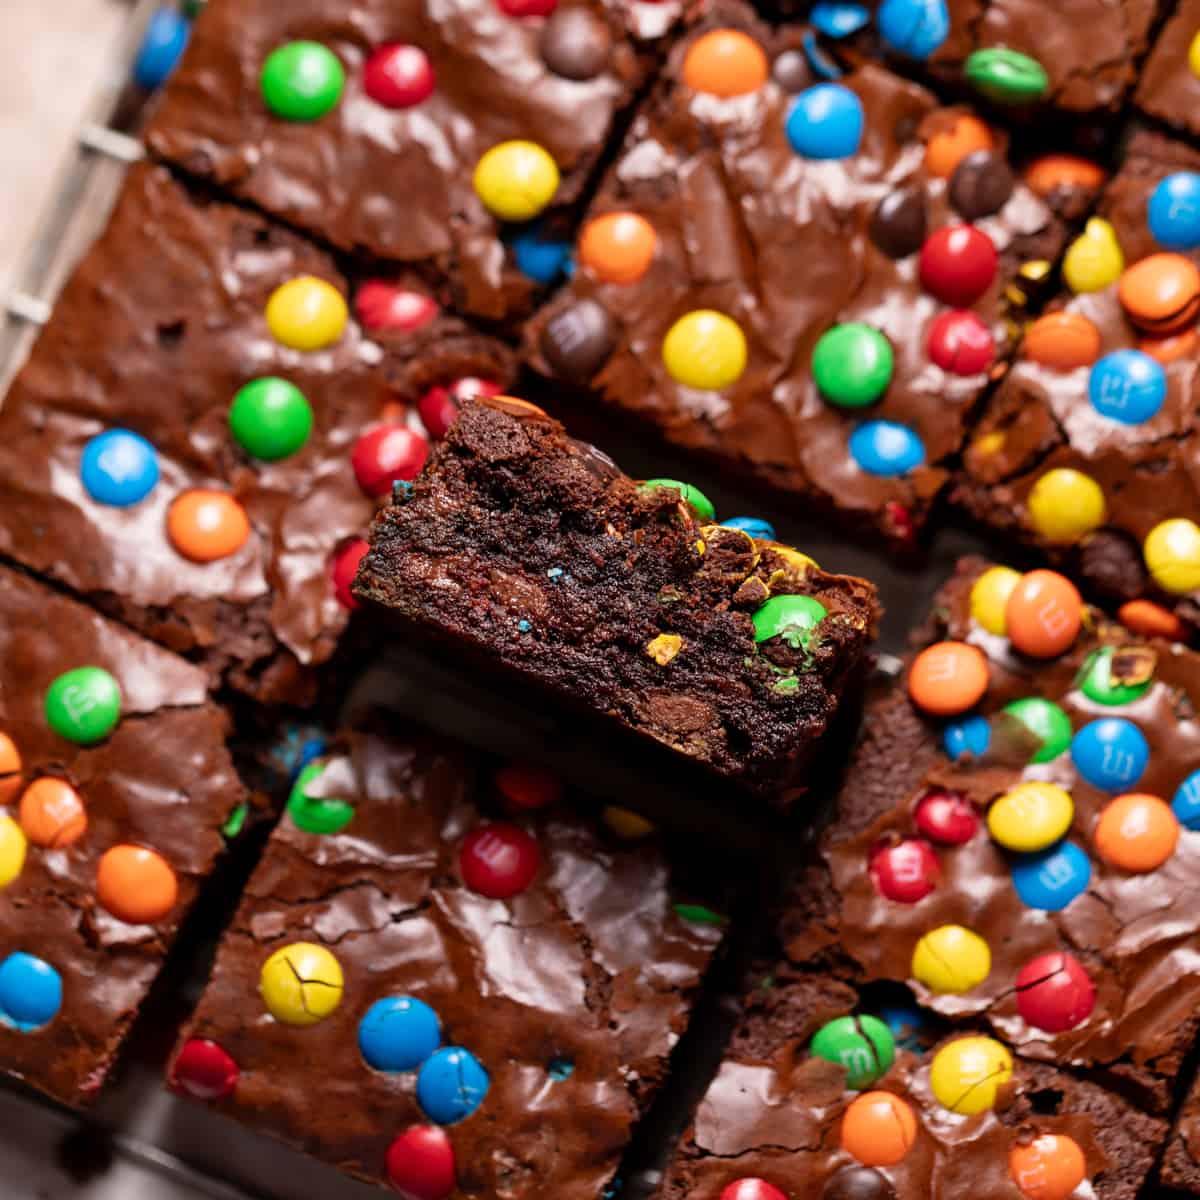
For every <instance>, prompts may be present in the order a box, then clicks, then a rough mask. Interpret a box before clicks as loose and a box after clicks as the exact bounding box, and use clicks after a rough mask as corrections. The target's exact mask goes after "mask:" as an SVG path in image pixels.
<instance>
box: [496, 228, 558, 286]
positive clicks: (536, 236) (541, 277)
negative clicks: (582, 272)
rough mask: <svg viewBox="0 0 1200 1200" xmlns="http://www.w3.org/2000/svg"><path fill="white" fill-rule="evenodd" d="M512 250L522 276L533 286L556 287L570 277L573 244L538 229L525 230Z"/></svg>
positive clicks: (515, 239) (514, 240)
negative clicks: (551, 284)
mask: <svg viewBox="0 0 1200 1200" xmlns="http://www.w3.org/2000/svg"><path fill="white" fill-rule="evenodd" d="M509 246H510V247H511V248H512V252H513V257H514V258H515V259H516V260H517V266H518V268H519V269H520V271H521V274H522V275H525V276H527V277H528V278H529V279H532V280H533V281H534V283H543V284H545V283H553V282H554V281H555V280H556V279H557V278H558V277H559V276H560V275H569V274H570V273H571V265H572V263H571V243H570V242H566V241H563V240H562V239H560V238H553V237H549V236H547V235H546V233H545V231H544V230H542V229H541V228H540V227H539V226H537V225H534V226H531V227H530V228H528V229H523V230H522V231H521V232H520V233H518V234H517V235H516V236H515V237H513V238H512V239H511V240H510V241H509Z"/></svg>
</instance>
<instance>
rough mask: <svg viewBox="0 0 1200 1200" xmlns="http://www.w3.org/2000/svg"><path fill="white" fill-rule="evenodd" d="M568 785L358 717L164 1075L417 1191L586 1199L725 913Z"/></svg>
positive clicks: (368, 1173) (627, 1124)
mask: <svg viewBox="0 0 1200 1200" xmlns="http://www.w3.org/2000/svg"><path fill="white" fill-rule="evenodd" d="M554 782H555V781H554V780H553V779H552V778H547V777H544V776H541V775H540V774H539V775H531V774H530V773H529V772H528V771H523V772H519V773H514V771H513V770H512V769H511V768H501V769H500V770H497V771H492V770H490V769H487V768H485V766H484V764H482V763H479V762H477V761H474V760H472V759H470V758H469V757H467V756H466V754H465V752H463V751H461V750H459V749H456V748H454V747H453V746H449V745H446V744H443V743H438V742H433V741H423V740H415V741H414V740H411V739H405V740H397V739H393V738H391V737H389V736H385V735H383V734H381V733H379V732H376V731H375V730H374V728H372V727H370V724H369V722H368V723H366V724H364V725H363V727H362V728H360V729H358V730H356V731H353V732H350V733H348V734H346V735H345V736H344V737H343V738H342V739H341V742H340V744H339V745H338V746H336V747H335V748H334V749H332V750H331V752H330V753H329V754H328V755H326V756H325V757H323V758H322V759H319V760H318V761H316V762H314V763H312V764H310V765H309V766H308V767H307V768H306V769H305V771H304V772H303V773H302V774H301V776H300V778H299V780H298V782H297V785H296V788H295V789H294V790H293V793H292V798H291V800H290V801H289V804H288V811H287V813H286V814H285V815H284V817H283V819H282V822H281V824H280V825H279V827H278V828H277V829H276V831H275V833H274V834H273V835H272V838H271V841H270V843H269V844H268V847H267V850H266V852H265V854H264V856H263V858H262V860H261V862H260V863H259V866H258V868H257V870H256V872H255V874H254V876H253V878H252V879H251V881H250V883H249V885H248V888H247V891H246V894H245V897H244V899H243V901H242V905H241V908H240V909H239V911H238V914H237V916H236V917H235V918H234V921H233V924H232V926H231V927H230V929H229V931H228V932H227V933H226V935H225V937H224V939H223V941H222V942H221V945H220V949H219V951H218V955H217V960H216V965H215V968H214V970H213V974H212V977H211V979H210V981H209V983H208V986H207V989H206V991H205V992H204V994H203V996H202V997H201V1000H200V1004H199V1007H198V1009H197V1010H196V1013H195V1015H194V1017H193V1019H192V1020H191V1022H190V1024H189V1026H188V1027H187V1029H186V1030H185V1032H184V1035H183V1038H182V1040H181V1042H180V1045H179V1047H178V1049H177V1051H176V1054H175V1057H174V1060H173V1063H172V1065H171V1068H170V1072H169V1077H170V1082H171V1084H172V1086H173V1087H174V1088H176V1089H177V1090H179V1091H181V1092H183V1093H185V1094H189V1095H192V1096H194V1097H196V1098H199V1099H204V1100H209V1101H212V1102H213V1103H214V1105H215V1106H216V1107H217V1108H218V1110H219V1111H221V1112H224V1113H226V1114H228V1115H229V1116H231V1117H234V1118H236V1119H238V1120H239V1121H243V1122H245V1123H246V1124H248V1125H250V1126H252V1127H253V1128H255V1129H257V1130H260V1131H262V1132H265V1133H269V1134H271V1135H273V1136H276V1137H278V1138H281V1139H283V1140H285V1141H288V1142H290V1143H292V1144H293V1145H296V1146H298V1147H300V1148H302V1149H304V1150H305V1151H307V1152H308V1153H310V1154H312V1155H314V1156H316V1157H318V1158H320V1159H323V1160H325V1161H328V1162H330V1163H332V1164H335V1165H336V1166H338V1167H341V1168H342V1169H343V1170H345V1171H348V1172H349V1173H350V1174H352V1175H355V1176H358V1177H360V1178H363V1179H367V1180H370V1181H373V1182H383V1183H387V1182H390V1183H391V1184H392V1185H393V1186H395V1187H396V1188H398V1189H399V1190H400V1191H401V1192H402V1193H404V1194H406V1195H420V1196H429V1197H431V1198H432V1197H435V1196H436V1197H439V1198H441V1197H450V1196H454V1197H467V1196H471V1197H478V1198H479V1200H484V1198H486V1200H491V1198H492V1197H498V1196H505V1197H508V1198H510V1200H532V1198H533V1197H544V1196H548V1195H552V1196H561V1197H564V1198H565V1200H595V1198H596V1197H598V1196H600V1195H601V1193H602V1192H603V1190H604V1188H605V1186H606V1184H607V1183H608V1182H609V1180H610V1179H611V1177H612V1175H613V1172H614V1170H615V1169H616V1167H617V1164H618V1161H619V1159H620V1156H621V1153H622V1151H623V1149H624V1147H625V1145H626V1143H627V1141H628V1139H629V1137H630V1133H631V1129H632V1127H633V1125H634V1124H635V1122H636V1121H637V1120H638V1118H639V1116H640V1114H641V1113H642V1112H643V1111H644V1110H645V1108H646V1107H647V1105H648V1104H649V1102H650V1099H651V1097H652V1096H653V1094H654V1093H655V1091H656V1090H657V1088H658V1086H659V1084H660V1083H661V1082H662V1079H663V1077H664V1074H665V1072H666V1066H667V1057H668V1054H669V1052H670V1051H671V1049H672V1047H673V1046H674V1045H675V1043H676V1041H677V1039H678V1037H679V1035H680V1034H681V1033H682V1031H683V1029H684V1028H685V1026H686V1025H687V1022H688V1017H689V1010H690V1007H691V1001H692V998H693V994H694V993H695V991H696V990H697V988H698V987H699V985H700V982H701V980H702V977H703V975H704V973H705V971H706V969H707V967H708V964H709V962H710V959H711V958H712V955H713V953H714V952H715V950H716V948H717V946H718V944H719V942H720V940H721V938H722V933H723V931H722V928H721V925H722V920H721V918H720V917H719V916H718V915H717V914H715V913H713V912H712V911H711V910H709V909H708V908H707V907H704V906H703V905H695V904H687V903H683V902H684V901H685V900H687V899H688V897H687V896H685V895H684V894H683V893H681V892H679V891H678V890H677V880H676V876H675V875H674V873H673V872H672V869H671V867H670V865H669V862H668V859H667V857H666V855H665V854H664V853H663V850H662V848H661V847H660V846H659V845H658V844H657V843H656V841H655V840H654V839H650V840H642V841H640V842H637V843H633V842H623V841H621V840H620V839H618V838H617V837H616V836H615V835H614V834H612V833H611V832H610V831H608V830H606V829H605V828H604V827H603V826H602V825H601V824H599V823H596V822H593V821H592V820H591V819H590V817H588V816H585V815H584V814H583V813H582V812H581V811H580V810H579V809H577V808H576V807H575V804H574V800H573V799H572V798H570V797H567V798H564V796H563V794H562V790H561V788H556V787H555V786H554ZM314 1063H315V1064H319V1074H320V1078H319V1080H314V1078H313V1075H312V1068H313V1064H314Z"/></svg>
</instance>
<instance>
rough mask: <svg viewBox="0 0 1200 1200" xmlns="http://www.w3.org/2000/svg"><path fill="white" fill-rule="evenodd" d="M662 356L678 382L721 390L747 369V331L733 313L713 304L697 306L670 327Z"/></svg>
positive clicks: (664, 340) (710, 389) (664, 363)
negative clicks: (742, 328)
mask: <svg viewBox="0 0 1200 1200" xmlns="http://www.w3.org/2000/svg"><path fill="white" fill-rule="evenodd" d="M662 357H663V365H664V366H665V367H666V368H667V372H668V374H669V375H670V376H671V378H672V379H674V380H675V382H676V383H681V384H683V385H684V387H691V388H697V389H699V390H701V391H719V390H720V389H721V388H724V387H728V386H729V385H730V384H732V383H736V382H737V381H738V379H740V378H741V375H742V372H743V371H744V370H745V369H746V335H745V334H744V333H742V330H741V327H740V326H739V325H738V323H737V322H736V321H735V320H733V318H732V317H727V316H726V315H725V314H724V313H719V312H715V311H713V310H712V309H710V308H700V309H696V310H695V311H694V312H689V313H685V314H684V315H683V316H682V317H680V318H679V320H678V321H676V322H675V324H674V325H672V326H671V328H670V329H669V330H667V336H666V337H665V338H663V344H662Z"/></svg>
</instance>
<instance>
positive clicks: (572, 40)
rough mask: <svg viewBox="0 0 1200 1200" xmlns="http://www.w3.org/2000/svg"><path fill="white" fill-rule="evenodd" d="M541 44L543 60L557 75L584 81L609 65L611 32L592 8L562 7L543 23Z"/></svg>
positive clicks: (592, 77)
mask: <svg viewBox="0 0 1200 1200" xmlns="http://www.w3.org/2000/svg"><path fill="white" fill-rule="evenodd" d="M538 45H539V49H540V50H541V54H542V61H543V62H544V63H545V64H546V66H548V67H549V68H550V70H551V71H553V72H554V73H555V75H561V76H562V77H563V78H564V79H574V80H577V81H580V82H582V81H583V80H587V79H594V78H595V77H596V76H597V75H599V74H601V73H602V72H603V71H604V70H605V68H607V66H608V62H609V57H610V56H611V54H612V34H611V33H610V32H609V29H608V26H607V25H606V24H605V23H604V22H603V21H602V20H601V19H600V18H599V17H598V16H597V15H596V14H595V13H593V12H592V11H591V10H590V9H587V8H582V7H572V8H560V9H557V10H556V11H555V12H553V13H552V14H551V15H550V17H549V19H548V20H547V21H546V23H545V25H543V26H542V33H541V37H540V39H539V43H538Z"/></svg>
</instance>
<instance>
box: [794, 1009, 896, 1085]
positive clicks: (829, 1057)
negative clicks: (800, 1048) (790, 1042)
mask: <svg viewBox="0 0 1200 1200" xmlns="http://www.w3.org/2000/svg"><path fill="white" fill-rule="evenodd" d="M809 1049H810V1050H811V1051H812V1052H813V1054H815V1055H816V1056H817V1057H818V1058H823V1059H825V1060H826V1061H827V1062H831V1063H837V1064H838V1065H839V1066H842V1067H845V1068H846V1086H847V1087H849V1088H852V1089H853V1090H854V1091H856V1092H858V1091H862V1089H863V1088H867V1087H870V1086H871V1085H872V1084H873V1083H875V1082H876V1081H877V1080H879V1079H882V1078H883V1076H884V1075H886V1074H887V1073H888V1070H889V1069H890V1068H891V1065H892V1063H893V1062H894V1061H895V1058H896V1039H895V1038H894V1037H892V1031H891V1030H890V1029H889V1028H888V1027H887V1026H886V1025H885V1024H884V1023H883V1022H882V1021H881V1020H879V1018H878V1017H869V1016H865V1015H864V1016H861V1017H838V1018H837V1019H836V1020H833V1021H830V1022H829V1023H828V1024H827V1025H822V1026H821V1028H820V1029H819V1030H818V1031H817V1035H816V1037H814V1038H813V1040H812V1045H811V1046H810V1047H809Z"/></svg>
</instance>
